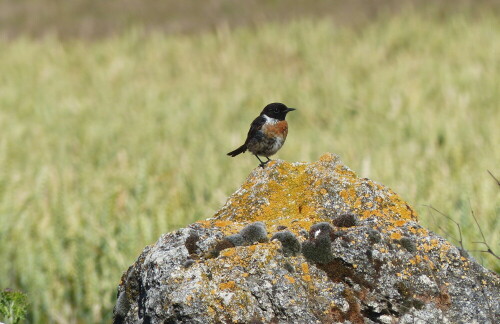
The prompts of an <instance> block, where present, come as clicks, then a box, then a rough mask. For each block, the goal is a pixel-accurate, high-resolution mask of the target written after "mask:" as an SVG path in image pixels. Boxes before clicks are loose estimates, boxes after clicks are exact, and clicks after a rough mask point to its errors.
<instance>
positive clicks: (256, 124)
mask: <svg viewBox="0 0 500 324" xmlns="http://www.w3.org/2000/svg"><path fill="white" fill-rule="evenodd" d="M265 123H266V118H265V117H262V116H259V117H257V118H255V119H254V121H253V122H252V124H251V125H250V130H249V131H248V135H247V139H246V141H245V144H247V143H248V141H249V140H250V139H251V138H252V137H254V136H255V133H257V132H258V131H259V130H260V129H261V128H262V125H264V124H265Z"/></svg>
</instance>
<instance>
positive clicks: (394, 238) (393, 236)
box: [391, 232, 402, 240]
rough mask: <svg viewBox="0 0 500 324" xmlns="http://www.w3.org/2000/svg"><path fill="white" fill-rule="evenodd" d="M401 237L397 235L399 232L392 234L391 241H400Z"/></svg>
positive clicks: (399, 234)
mask: <svg viewBox="0 0 500 324" xmlns="http://www.w3.org/2000/svg"><path fill="white" fill-rule="evenodd" d="M401 237H402V235H401V233H399V232H393V233H392V234H391V239H393V240H400V239H401Z"/></svg>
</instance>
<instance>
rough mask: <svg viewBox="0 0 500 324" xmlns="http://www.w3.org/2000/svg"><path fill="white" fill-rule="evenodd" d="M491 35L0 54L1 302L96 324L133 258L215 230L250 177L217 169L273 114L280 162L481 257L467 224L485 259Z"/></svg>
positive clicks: (494, 228)
mask: <svg viewBox="0 0 500 324" xmlns="http://www.w3.org/2000/svg"><path fill="white" fill-rule="evenodd" d="M499 30H500V18H499V17H498V15H495V14H493V13H491V14H488V12H484V13H483V14H481V15H477V14H476V15H468V14H467V13H455V14H453V15H438V14H425V15H424V14H417V13H414V12H409V13H407V14H401V15H396V16H392V17H390V18H384V17H381V18H380V19H378V20H375V21H373V22H371V23H369V24H367V25H366V26H364V27H363V28H348V27H338V26H337V25H335V24H334V23H332V22H331V21H330V20H327V19H312V18H309V19H303V20H296V21H292V22H290V23H288V24H265V25H262V26H260V27H258V28H250V27H249V28H241V29H235V30H233V29H224V28H220V29H218V30H217V31H215V32H205V33H201V34H197V35H164V34H160V33H154V32H153V33H148V34H145V33H143V32H141V30H139V29H132V30H129V31H128V32H124V33H123V34H122V35H121V36H116V37H113V38H106V39H101V40H96V41H78V40H76V41H75V40H72V41H59V40H56V39H51V38H46V39H43V40H40V39H39V40H32V39H23V38H16V39H15V40H9V41H8V40H3V41H0V71H1V73H0V130H1V136H0V242H1V245H0V260H2V262H0V288H6V287H10V288H15V289H21V290H23V291H25V292H26V293H27V294H28V298H29V300H30V312H29V321H30V322H36V323H46V322H57V323H71V322H78V323H91V322H109V321H110V319H111V310H112V307H113V305H114V301H115V293H116V286H117V285H118V283H119V280H120V276H121V274H122V272H123V271H124V270H126V269H127V267H128V266H129V265H130V264H132V263H133V262H134V260H135V258H136V257H137V256H138V255H139V253H140V252H141V251H142V249H143V248H144V247H145V246H146V245H147V244H151V243H153V242H155V241H156V239H157V238H158V237H159V235H160V234H162V233H165V232H168V231H171V230H173V229H176V228H178V227H181V226H184V225H186V224H189V223H191V222H194V221H196V220H198V219H202V218H207V217H210V216H212V215H213V214H214V213H215V211H216V210H217V209H218V208H220V207H221V205H222V204H223V203H224V202H225V200H226V198H227V197H228V196H229V195H230V194H231V193H232V192H234V191H235V190H236V189H237V188H238V186H239V185H240V184H241V183H242V182H243V181H244V179H245V177H246V176H247V175H248V173H249V172H250V171H251V170H252V169H253V168H254V167H256V166H257V160H256V159H255V158H254V157H252V156H250V155H248V154H246V155H243V156H238V157H236V158H229V157H227V156H226V155H225V153H227V152H229V151H230V150H232V149H234V148H236V147H237V146H238V145H239V144H241V143H242V141H243V140H244V137H245V135H246V131H247V129H248V126H249V123H250V121H251V120H252V119H253V118H254V117H255V116H256V115H257V114H258V113H259V112H260V110H261V109H262V107H263V106H264V105H265V104H267V103H269V102H273V101H281V102H284V103H286V104H287V105H289V106H292V107H296V108H298V110H297V112H294V113H292V114H290V115H289V118H288V121H289V124H290V132H289V137H288V140H287V143H286V145H285V146H284V148H283V149H282V150H281V151H280V152H279V153H278V155H277V158H281V159H285V160H288V161H315V160H317V159H318V157H319V156H320V155H321V154H323V153H324V152H333V153H337V154H339V155H340V156H341V158H342V160H343V161H344V162H345V163H346V164H347V165H348V166H350V167H351V168H352V169H353V170H354V171H356V172H357V173H358V175H360V176H362V177H369V178H371V179H373V180H375V181H377V182H380V183H382V184H384V185H386V186H388V187H390V188H392V189H393V190H394V191H396V192H398V193H399V194H400V195H401V196H402V197H403V198H404V199H406V200H407V201H408V202H409V203H410V204H411V205H412V206H414V207H415V208H416V209H417V211H418V212H419V214H420V217H421V220H422V223H423V224H424V225H426V226H428V227H430V228H431V229H433V230H435V231H436V232H438V233H441V234H443V235H445V234H444V233H443V232H442V230H441V229H440V228H439V227H442V228H443V229H445V230H446V231H448V232H449V233H448V235H445V236H447V237H448V238H450V239H452V237H458V234H457V232H456V231H455V225H454V224H453V223H451V222H450V221H449V220H448V219H446V218H444V217H442V216H439V215H438V214H437V213H434V217H432V215H431V213H430V209H429V208H427V207H425V206H424V205H432V206H434V207H436V208H437V209H439V210H440V211H442V212H444V213H446V214H447V215H449V216H450V217H452V218H453V219H454V220H455V221H457V222H459V223H460V224H462V232H463V233H462V234H463V235H464V243H465V247H466V248H467V249H469V250H479V249H483V247H482V246H480V245H477V244H473V243H472V242H473V241H478V240H480V234H479V231H478V230H477V228H476V227H475V225H474V222H473V219H472V218H471V216H470V208H471V207H472V208H473V210H474V212H475V214H476V216H477V218H478V221H479V223H480V224H481V225H482V230H483V231H484V234H485V236H486V238H487V241H488V243H489V244H490V245H491V247H492V248H493V249H494V250H496V252H497V254H498V252H500V251H499V250H500V247H499V244H500V221H499V219H500V218H499V216H500V188H499V187H498V186H497V185H496V184H495V181H494V180H493V179H492V177H491V176H490V175H489V174H488V172H487V170H490V171H491V172H492V173H493V174H495V175H496V176H497V178H500V163H499V162H500V149H499V143H500V127H499V123H500V91H499V89H500V59H499V58H500V33H499V32H498V31H499ZM469 202H470V204H469ZM438 226H439V227H438ZM455 243H456V242H455ZM473 255H474V256H475V257H476V258H477V260H478V261H479V262H481V263H483V264H484V265H485V266H487V267H489V268H491V269H494V270H495V271H497V272H499V271H500V264H499V262H498V260H497V259H495V258H494V257H492V256H489V255H488V254H485V253H480V252H475V253H473ZM0 320H1V319H0Z"/></svg>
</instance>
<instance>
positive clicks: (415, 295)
mask: <svg viewBox="0 0 500 324" xmlns="http://www.w3.org/2000/svg"><path fill="white" fill-rule="evenodd" d="M271 238H272V240H271ZM499 296H500V278H499V276H498V275H497V274H495V273H493V272H491V271H489V270H487V269H485V268H483V267H482V266H481V265H479V264H477V263H476V262H475V261H474V260H472V259H469V258H468V257H467V256H466V255H465V254H464V253H461V251H460V250H459V249H458V248H456V247H455V246H453V245H451V244H450V243H449V242H447V241H446V240H445V239H443V238H441V237H439V236H438V235H436V234H434V233H432V232H430V231H428V230H426V229H425V228H422V227H421V226H420V225H419V224H418V222H417V215H416V213H415V212H414V211H413V209H412V208H411V207H410V206H409V205H408V204H407V203H406V202H404V201H403V200H402V199H401V198H400V197H399V196H398V195H397V194H395V193H394V192H393V191H391V190H390V189H388V188H386V187H384V186H382V185H379V184H377V183H375V182H373V181H371V180H369V179H366V178H364V179H362V178H358V177H357V176H356V175H355V173H354V172H353V171H351V170H350V169H349V168H347V167H346V166H344V165H343V164H342V163H341V162H340V161H339V159H338V157H336V156H334V155H331V154H325V155H323V156H322V157H321V158H320V160H319V161H318V162H315V163H288V162H284V161H279V160H278V161H273V162H270V163H269V164H268V165H267V166H266V167H265V168H257V169H255V170H254V171H253V172H252V173H251V174H250V176H249V177H248V179H247V180H246V182H245V183H244V184H243V185H242V186H241V188H240V189H238V190H237V191H236V192H235V193H234V194H233V195H232V196H231V197H230V198H229V200H228V201H227V203H226V205H225V206H224V207H222V209H221V210H220V211H219V212H218V213H217V214H216V215H215V216H214V217H213V218H211V219H208V220H205V221H200V222H197V223H194V224H192V225H190V226H188V227H186V228H182V229H180V230H178V231H175V232H173V233H168V234H164V235H162V236H161V237H160V239H159V240H158V242H156V243H155V244H154V245H151V246H148V247H146V248H145V249H144V251H143V252H142V253H141V255H140V256H139V258H138V259H137V261H136V262H135V263H134V264H133V265H132V266H131V267H130V268H129V269H128V270H127V271H126V272H125V273H124V275H123V277H122V280H121V283H120V285H119V287H118V299H117V303H116V306H115V310H114V315H115V319H114V320H115V323H205V324H207V323H337V322H338V323H495V322H496V321H498V320H499V318H500V302H499Z"/></svg>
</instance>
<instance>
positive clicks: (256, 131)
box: [227, 102, 295, 167]
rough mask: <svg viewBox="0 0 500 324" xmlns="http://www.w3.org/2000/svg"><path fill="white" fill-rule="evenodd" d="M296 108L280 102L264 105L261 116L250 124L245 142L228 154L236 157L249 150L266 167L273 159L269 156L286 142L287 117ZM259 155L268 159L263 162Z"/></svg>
mask: <svg viewBox="0 0 500 324" xmlns="http://www.w3.org/2000/svg"><path fill="white" fill-rule="evenodd" d="M294 110H295V108H288V107H287V106H286V105H284V104H282V103H279V102H274V103H271V104H269V105H267V106H266V107H264V110H262V112H261V113H260V115H259V117H257V118H255V120H254V121H253V122H252V124H251V125H250V130H249V131H248V135H247V139H246V141H245V143H244V144H243V145H241V146H240V147H238V148H237V149H236V150H234V151H232V152H229V153H227V155H229V156H232V157H235V156H236V155H238V154H240V153H245V152H246V150H249V151H250V152H252V153H253V155H255V157H257V159H259V161H260V166H261V167H264V165H266V163H267V162H269V161H271V160H270V159H269V157H270V156H271V155H273V154H275V153H276V152H278V150H279V149H280V148H281V147H282V146H283V144H284V143H285V140H286V136H287V134H288V123H287V122H286V120H285V117H286V114H288V113H289V112H290V111H294ZM259 155H260V156H264V157H265V158H266V159H267V161H266V162H262V160H261V159H260V158H259Z"/></svg>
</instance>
